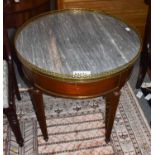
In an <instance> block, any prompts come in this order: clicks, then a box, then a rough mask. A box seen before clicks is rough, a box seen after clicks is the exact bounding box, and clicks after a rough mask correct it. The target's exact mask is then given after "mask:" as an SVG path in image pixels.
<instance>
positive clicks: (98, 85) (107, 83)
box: [23, 66, 132, 98]
mask: <svg viewBox="0 0 155 155" xmlns="http://www.w3.org/2000/svg"><path fill="white" fill-rule="evenodd" d="M131 70H132V67H129V68H127V69H126V70H124V71H122V72H120V73H118V74H115V75H113V76H109V77H106V78H103V79H99V80H92V81H86V82H77V81H75V82H69V81H63V80H62V81H61V80H60V79H59V80H57V79H56V78H51V77H48V76H45V75H43V74H39V73H37V72H35V71H32V70H30V69H28V68H27V67H26V66H23V71H24V74H25V76H26V78H27V79H28V81H29V82H30V83H31V85H33V86H34V87H36V88H38V89H39V90H41V91H43V92H44V93H47V94H50V95H54V96H59V97H67V98H90V97H97V96H104V95H106V94H107V93H110V92H112V91H114V90H115V89H120V88H121V87H122V86H123V85H124V84H125V82H126V81H127V80H128V78H129V75H130V73H131Z"/></svg>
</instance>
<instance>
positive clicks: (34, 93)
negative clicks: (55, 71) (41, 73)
mask: <svg viewBox="0 0 155 155" xmlns="http://www.w3.org/2000/svg"><path fill="white" fill-rule="evenodd" d="M30 93H31V97H32V103H33V107H34V110H35V112H36V116H37V120H38V123H39V125H40V129H41V131H42V134H43V137H44V139H45V141H47V140H48V134H47V125H46V117H45V111H44V104H43V96H42V92H41V91H39V90H37V89H33V90H31V92H30Z"/></svg>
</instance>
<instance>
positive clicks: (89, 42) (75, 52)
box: [15, 10, 140, 75]
mask: <svg viewBox="0 0 155 155" xmlns="http://www.w3.org/2000/svg"><path fill="white" fill-rule="evenodd" d="M15 46H16V49H17V51H18V53H19V54H20V55H21V56H22V57H23V58H24V59H25V60H27V61H28V62H29V63H31V64H33V65H34V66H37V67H39V68H41V69H43V70H46V71H48V72H54V73H59V74H68V75H73V72H74V71H86V72H87V71H88V72H89V73H90V74H91V75H94V74H100V73H104V72H109V71H111V70H114V69H117V68H118V67H121V66H123V65H126V64H127V63H129V62H130V61H131V60H132V59H134V58H135V56H136V55H137V54H138V51H139V49H140V40H139V37H138V35H137V34H136V33H135V31H134V30H133V29H131V28H129V27H128V26H127V25H126V24H125V23H123V22H122V21H120V20H118V19H115V18H114V17H111V16H108V15H106V14H101V13H97V12H91V11H86V10H75V11H73V10H68V11H63V12H59V13H56V14H47V15H44V16H41V17H39V18H37V19H36V20H33V21H32V22H30V23H29V24H27V25H26V26H25V27H24V28H23V29H22V30H21V31H20V32H19V33H18V35H17V36H16V40H15Z"/></svg>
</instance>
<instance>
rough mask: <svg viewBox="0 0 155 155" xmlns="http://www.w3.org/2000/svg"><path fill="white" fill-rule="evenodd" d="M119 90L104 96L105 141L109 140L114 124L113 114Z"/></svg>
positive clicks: (117, 101)
mask: <svg viewBox="0 0 155 155" xmlns="http://www.w3.org/2000/svg"><path fill="white" fill-rule="evenodd" d="M119 98H120V91H115V92H112V93H111V94H108V95H107V96H106V119H105V120H106V122H105V128H106V135H105V137H106V142H109V141H110V135H111V131H112V127H113V124H114V119H115V114H116V110H117V106H118V103H119Z"/></svg>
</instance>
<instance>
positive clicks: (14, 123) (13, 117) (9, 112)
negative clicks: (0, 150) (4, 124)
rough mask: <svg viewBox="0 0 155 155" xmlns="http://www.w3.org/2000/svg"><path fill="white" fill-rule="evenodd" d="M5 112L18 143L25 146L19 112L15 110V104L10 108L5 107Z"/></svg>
mask: <svg viewBox="0 0 155 155" xmlns="http://www.w3.org/2000/svg"><path fill="white" fill-rule="evenodd" d="M4 113H5V114H6V116H7V119H8V122H9V125H10V127H11V129H12V131H13V133H14V135H15V138H16V141H17V143H18V144H19V146H23V143H24V140H23V137H22V134H21V130H20V125H19V121H18V118H17V114H16V111H15V109H14V107H13V105H11V106H10V107H9V108H6V109H4Z"/></svg>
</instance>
